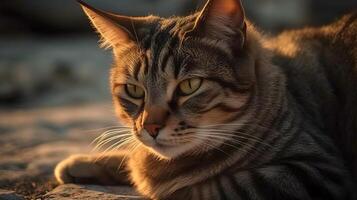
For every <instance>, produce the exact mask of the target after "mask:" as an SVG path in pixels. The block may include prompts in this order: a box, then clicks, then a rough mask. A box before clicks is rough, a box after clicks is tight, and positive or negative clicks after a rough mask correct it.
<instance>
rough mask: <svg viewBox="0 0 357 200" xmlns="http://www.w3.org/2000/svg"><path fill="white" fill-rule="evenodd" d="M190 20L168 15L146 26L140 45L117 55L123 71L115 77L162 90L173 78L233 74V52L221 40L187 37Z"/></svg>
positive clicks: (119, 65) (120, 68)
mask: <svg viewBox="0 0 357 200" xmlns="http://www.w3.org/2000/svg"><path fill="white" fill-rule="evenodd" d="M190 22H192V20H190V19H187V18H175V19H165V20H161V21H160V22H159V23H155V24H154V25H153V26H152V27H150V29H149V30H142V32H145V33H146V36H144V37H142V38H143V39H142V40H141V41H140V45H137V46H135V47H132V48H131V49H128V50H127V51H126V52H125V53H123V54H121V55H119V56H118V57H117V59H116V67H117V68H119V69H118V70H117V71H119V72H118V73H115V74H114V75H115V77H112V78H115V79H121V80H123V81H124V79H125V80H126V81H132V82H133V83H139V84H142V85H143V86H145V87H150V88H153V90H156V89H159V90H162V89H163V88H166V87H167V85H168V84H169V83H170V82H171V81H172V80H176V81H180V80H183V79H185V78H190V77H195V76H202V77H205V76H220V75H224V76H227V75H228V76H229V74H232V73H233V72H232V68H231V67H229V66H228V65H229V63H228V61H229V59H228V58H229V57H230V56H231V55H229V52H227V51H225V48H224V47H223V48H222V45H221V44H220V43H219V42H217V41H213V42H212V41H210V40H207V39H205V38H195V39H187V40H186V39H185V40H183V38H182V32H183V31H185V29H184V28H185V25H187V24H188V23H190ZM138 34H141V33H138Z"/></svg>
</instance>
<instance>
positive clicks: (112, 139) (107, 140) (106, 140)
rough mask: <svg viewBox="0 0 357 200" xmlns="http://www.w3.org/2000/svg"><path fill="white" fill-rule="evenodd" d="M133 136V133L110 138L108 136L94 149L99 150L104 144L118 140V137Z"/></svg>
mask: <svg viewBox="0 0 357 200" xmlns="http://www.w3.org/2000/svg"><path fill="white" fill-rule="evenodd" d="M130 136H131V134H130V135H129V134H128V135H118V136H112V137H110V138H107V139H105V140H103V141H101V142H99V143H98V144H97V145H96V146H95V147H94V150H97V149H100V148H101V147H103V146H104V145H106V144H108V143H110V142H112V141H114V140H116V139H121V140H123V139H126V138H129V137H130Z"/></svg>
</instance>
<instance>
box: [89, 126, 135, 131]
mask: <svg viewBox="0 0 357 200" xmlns="http://www.w3.org/2000/svg"><path fill="white" fill-rule="evenodd" d="M115 128H130V127H127V126H108V127H102V128H97V129H87V130H86V129H84V130H83V131H82V132H97V131H101V130H111V129H115Z"/></svg>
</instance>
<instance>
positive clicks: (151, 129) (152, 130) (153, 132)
mask: <svg viewBox="0 0 357 200" xmlns="http://www.w3.org/2000/svg"><path fill="white" fill-rule="evenodd" d="M160 128H161V125H159V124H144V129H145V130H146V131H147V132H148V133H149V135H150V136H151V137H153V138H154V139H155V138H156V137H157V135H159V130H160Z"/></svg>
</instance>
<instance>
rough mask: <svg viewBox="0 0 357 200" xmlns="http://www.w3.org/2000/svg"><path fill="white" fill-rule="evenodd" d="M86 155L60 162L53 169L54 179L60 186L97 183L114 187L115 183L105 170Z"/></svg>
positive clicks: (75, 156)
mask: <svg viewBox="0 0 357 200" xmlns="http://www.w3.org/2000/svg"><path fill="white" fill-rule="evenodd" d="M95 161H96V160H95V158H93V157H91V156H87V155H74V156H71V157H69V158H67V159H65V160H63V161H61V162H60V163H59V164H58V165H57V166H56V168H55V177H56V179H57V181H58V182H59V183H60V184H66V183H81V184H89V183H92V184H93V183H99V184H105V185H114V184H115V181H114V180H113V178H111V177H110V176H109V175H108V174H107V173H106V171H105V169H104V168H103V167H102V166H101V165H99V164H98V163H96V162H95Z"/></svg>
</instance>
